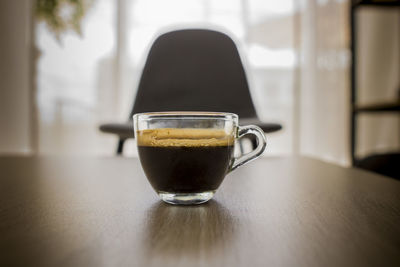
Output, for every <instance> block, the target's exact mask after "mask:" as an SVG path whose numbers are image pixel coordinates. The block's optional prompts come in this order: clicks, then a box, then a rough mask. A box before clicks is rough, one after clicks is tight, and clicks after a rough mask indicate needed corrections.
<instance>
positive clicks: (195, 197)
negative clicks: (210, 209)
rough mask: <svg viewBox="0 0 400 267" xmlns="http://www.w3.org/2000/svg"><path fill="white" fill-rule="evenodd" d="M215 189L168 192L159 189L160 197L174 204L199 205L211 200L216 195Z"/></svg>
mask: <svg viewBox="0 0 400 267" xmlns="http://www.w3.org/2000/svg"><path fill="white" fill-rule="evenodd" d="M214 193H215V191H205V192H201V193H168V192H162V191H159V192H158V195H159V196H160V198H161V199H162V200H163V201H164V202H167V203H169V204H173V205H197V204H201V203H205V202H207V201H209V200H210V199H211V198H212V197H213V196H214Z"/></svg>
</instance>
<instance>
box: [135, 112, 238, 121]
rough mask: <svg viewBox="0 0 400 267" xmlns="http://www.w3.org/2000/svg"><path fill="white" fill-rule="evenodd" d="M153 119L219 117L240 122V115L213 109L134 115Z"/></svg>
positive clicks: (144, 118) (139, 118)
mask: <svg viewBox="0 0 400 267" xmlns="http://www.w3.org/2000/svg"><path fill="white" fill-rule="evenodd" d="M136 119H138V120H141V121H143V120H151V119H171V120H173V119H179V120H185V119H189V120H193V119H194V120H195V119H203V120H204V119H210V120H212V119H219V120H221V119H222V120H232V121H235V122H238V119H239V116H238V115H236V114H235V113H231V112H213V111H160V112H144V113H136V114H134V115H133V120H136Z"/></svg>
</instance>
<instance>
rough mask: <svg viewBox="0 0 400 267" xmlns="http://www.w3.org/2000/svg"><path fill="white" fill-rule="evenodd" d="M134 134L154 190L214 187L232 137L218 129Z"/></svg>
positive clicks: (226, 166)
mask: <svg viewBox="0 0 400 267" xmlns="http://www.w3.org/2000/svg"><path fill="white" fill-rule="evenodd" d="M137 138H138V151H139V157H140V162H141V164H142V167H143V169H144V171H145V173H146V176H147V178H148V179H149V181H150V183H151V185H152V186H153V188H154V189H155V190H156V191H158V192H168V193H199V192H205V191H213V190H216V189H217V188H218V187H219V185H220V184H221V182H222V180H223V179H224V177H225V175H226V173H227V171H228V169H229V167H230V164H231V159H232V156H233V137H231V136H228V135H226V134H225V132H223V131H219V130H206V129H204V130H199V129H155V130H144V131H139V132H138V133H137Z"/></svg>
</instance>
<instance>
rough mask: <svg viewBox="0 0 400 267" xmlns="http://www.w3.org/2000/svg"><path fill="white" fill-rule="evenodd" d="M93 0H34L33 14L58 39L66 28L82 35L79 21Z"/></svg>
mask: <svg viewBox="0 0 400 267" xmlns="http://www.w3.org/2000/svg"><path fill="white" fill-rule="evenodd" d="M93 2H94V0H36V7H35V16H36V19H37V21H39V22H44V23H45V24H46V25H47V26H48V27H49V29H50V31H52V32H53V33H54V35H55V38H56V39H57V40H58V41H60V36H61V34H62V33H64V32H66V31H67V30H73V31H75V32H76V33H77V34H79V35H80V36H82V30H81V22H82V19H83V17H84V16H85V14H86V12H87V11H88V10H89V8H90V7H91V6H92V5H93Z"/></svg>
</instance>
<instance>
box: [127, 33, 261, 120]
mask: <svg viewBox="0 0 400 267" xmlns="http://www.w3.org/2000/svg"><path fill="white" fill-rule="evenodd" d="M178 110H179V111H225V112H234V113H237V114H238V115H239V116H240V117H242V118H254V117H257V115H256V110H255V108H254V104H253V102H252V99H251V96H250V91H249V86H248V83H247V79H246V75H245V72H244V69H243V65H242V62H241V60H240V56H239V53H238V51H237V48H236V45H235V44H234V42H233V41H232V39H231V38H229V37H228V36H227V35H225V34H223V33H220V32H216V31H211V30H201V29H190V30H178V31H172V32H168V33H165V34H163V35H161V36H159V37H158V38H157V39H156V40H155V41H154V43H153V45H152V47H151V49H150V52H149V55H148V57H147V61H146V64H145V66H144V69H143V73H142V77H141V80H140V83H139V88H138V91H137V95H136V98H135V103H134V106H133V110H132V113H131V115H133V114H134V113H138V112H151V111H178Z"/></svg>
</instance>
